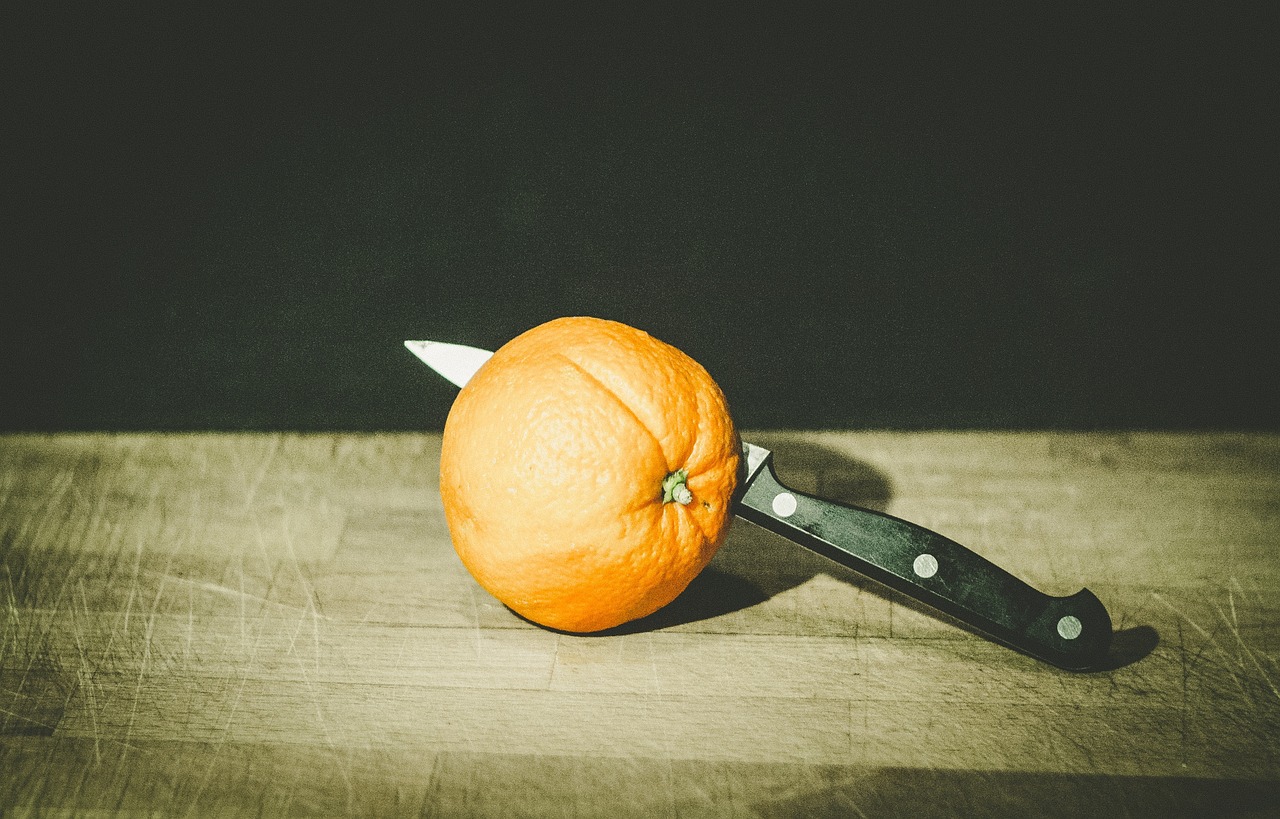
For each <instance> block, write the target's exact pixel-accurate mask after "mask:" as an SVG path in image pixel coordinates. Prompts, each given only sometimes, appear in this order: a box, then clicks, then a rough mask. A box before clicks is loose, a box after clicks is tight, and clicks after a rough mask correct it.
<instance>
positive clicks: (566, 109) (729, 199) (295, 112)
mask: <svg viewBox="0 0 1280 819" xmlns="http://www.w3.org/2000/svg"><path fill="white" fill-rule="evenodd" d="M34 5H35V4H32V6H33V7H34ZM106 5H107V6H108V7H109V8H108V9H107V10H94V11H89V4H84V7H78V6H75V7H63V9H62V10H61V11H52V10H49V7H41V10H40V11H38V12H34V11H33V12H22V11H18V12H14V11H13V10H12V9H11V10H10V11H7V12H4V13H3V14H5V15H6V19H5V20H4V22H3V24H0V32H2V33H0V53H2V54H3V56H0V61H2V63H3V65H2V66H0V67H2V68H3V79H0V82H3V83H4V89H5V102H4V116H3V120H4V121H3V125H2V131H3V139H4V143H5V145H6V147H5V149H4V150H5V159H4V162H3V168H2V169H0V173H2V174H3V177H2V178H0V183H2V188H0V196H3V205H4V207H5V214H4V228H3V237H2V238H0V242H3V245H2V246H0V247H2V251H3V253H2V255H0V264H2V265H3V268H4V270H3V273H0V276H2V278H0V282H2V284H0V345H2V348H0V428H2V429H9V430H14V429H423V428H426V429H431V428H439V427H440V426H442V424H443V421H444V417H445V414H446V412H447V410H448V406H449V403H450V401H451V400H452V397H453V390H452V388H450V387H449V386H448V385H447V384H445V383H444V382H443V381H440V380H439V379H437V378H436V377H435V376H433V375H432V374H431V373H430V372H429V371H427V370H426V369H425V368H423V367H422V366H421V365H419V364H418V363H417V362H416V361H415V360H414V359H413V358H412V357H411V356H410V355H409V354H408V353H407V352H406V351H405V350H404V349H403V348H402V347H401V346H400V342H401V341H402V340H403V339H405V338H431V339H437V340H449V341H456V342H463V343H469V344H476V345H482V346H487V347H490V348H493V347H496V346H498V345H500V344H501V343H502V342H503V341H505V340H506V339H508V338H510V337H511V336H514V335H515V334H517V333H519V332H521V331H523V330H525V329H527V328H529V327H531V326H533V325H535V324H537V323H540V322H542V321H544V320H547V319H549V318H552V317H555V316H560V315H569V314H591V315H597V316H603V317H608V318H614V319H618V320H621V321H625V322H628V323H630V324H633V325H636V326H639V327H641V328H643V329H646V330H648V331H650V332H652V333H653V334H655V335H657V336H658V337H659V338H662V339H664V340H666V341H669V342H671V343H673V344H676V345H677V346H679V347H681V348H682V349H684V350H686V351H687V352H689V353H690V354H691V355H693V356H694V357H695V358H697V359H698V360H700V361H701V362H702V363H703V364H705V365H706V366H707V368H708V369H709V370H710V371H711V372H712V373H713V375H715V377H716V378H717V379H718V380H719V381H720V382H721V384H722V386H723V387H724V388H725V391H726V392H727V393H728V395H729V397H730V400H731V402H732V404H733V406H734V410H735V414H736V415H737V418H738V421H739V423H740V424H741V425H743V426H746V427H757V428H758V427H841V428H850V427H868V426H874V427H900V428H919V427H1000V428H1010V427H1012V428H1024V427H1037V428H1038V427H1052V428H1112V427H1140V428H1202V427H1214V428H1220V427H1221V428H1268V429H1276V428H1280V411H1278V410H1280V379H1277V375H1276V372H1277V367H1276V358H1277V356H1276V353H1277V347H1278V345H1277V340H1276V335H1277V333H1276V322H1275V319H1274V315H1273V314H1274V312H1275V309H1274V308H1275V304H1276V301H1275V298H1274V296H1272V295H1270V294H1271V290H1272V289H1273V288H1271V287H1268V286H1266V285H1267V282H1266V280H1267V279H1269V278H1272V277H1273V276H1274V273H1275V271H1276V269H1277V261H1278V254H1277V242H1276V233H1277V229H1278V228H1280V220H1278V219H1277V216H1278V213H1277V208H1276V201H1277V194H1278V193H1280V190H1278V188H1280V185H1278V184H1277V156H1276V133H1275V131H1274V130H1272V128H1271V127H1270V120H1271V118H1272V117H1273V116H1274V115H1275V112H1276V110H1277V109H1278V106H1277V99H1276V90H1275V89H1276V82H1277V72H1276V67H1277V63H1276V60H1275V57H1274V52H1275V50H1276V42H1277V37H1276V34H1277V27H1276V26H1275V19H1274V12H1270V11H1267V12H1265V15H1266V16H1262V15H1263V14H1264V12H1262V11H1261V8H1262V6H1261V5H1259V6H1258V7H1257V8H1250V7H1243V6H1233V5H1229V4H1204V7H1203V8H1200V9H1198V10H1197V9H1191V10H1188V9H1187V4H1176V3H1175V4H1169V3H1150V4H1121V5H1113V4H1107V5H1099V6H1097V7H1089V6H1081V5H1076V4H1039V3H1031V4H1010V5H1003V6H1000V7H996V6H990V5H987V6H984V7H983V10H982V11H974V10H971V9H968V8H964V6H965V5H966V4H951V5H950V6H947V5H939V6H895V8H896V9H897V10H896V11H893V12H883V11H875V12H872V11H859V12H849V11H841V12H839V13H836V12H833V11H830V8H834V7H835V6H834V5H833V6H830V7H828V8H827V9H826V10H818V11H812V10H810V11H797V10H795V9H793V8H789V9H785V10H783V9H780V8H775V6H783V5H786V4H760V3H756V4H752V3H748V4H741V3H738V4H733V5H724V6H718V7H716V8H715V9H714V10H713V9H712V8H711V7H709V6H705V5H699V6H697V10H690V9H689V8H687V7H685V6H683V5H673V6H669V7H658V6H654V5H652V4H639V5H636V6H634V7H626V6H609V7H597V6H595V5H594V4H589V3H583V4H578V5H575V6H554V5H547V4H531V5H533V6H535V7H536V10H530V11H525V12H523V13H521V14H518V15H514V16H513V14H512V13H511V12H510V11H509V10H507V8H506V6H503V7H502V8H503V11H502V12H498V11H493V10H489V11H485V12H471V13H442V12H439V11H432V12H424V11H421V10H413V11H397V12H386V11H380V12H372V11H368V10H365V9H355V10H342V11H340V10H337V7H334V6H327V5H323V4H321V5H309V6H307V7H305V9H304V8H299V9H298V10H296V11H292V12H290V11H283V10H275V11H271V12H265V13H264V12H258V13H257V14H255V15H244V14H239V13H232V12H229V11H221V10H217V8H215V9H213V10H205V11H195V10H191V9H187V10H182V11H175V10H173V9H171V8H169V7H168V6H167V5H165V6H162V5H159V4H157V5H155V6H149V7H136V6H130V7H117V6H115V4H106ZM211 5H213V6H215V7H218V6H220V4H211ZM354 5H357V4H353V6H354ZM841 7H843V4H841ZM276 8H277V9H279V8H280V7H276ZM602 8H603V9H604V10H602ZM622 9H626V10H622Z"/></svg>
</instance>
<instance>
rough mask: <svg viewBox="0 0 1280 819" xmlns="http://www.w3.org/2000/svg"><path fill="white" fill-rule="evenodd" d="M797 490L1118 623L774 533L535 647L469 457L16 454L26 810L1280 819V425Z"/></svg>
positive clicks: (213, 447)
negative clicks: (888, 518) (1094, 638)
mask: <svg viewBox="0 0 1280 819" xmlns="http://www.w3.org/2000/svg"><path fill="white" fill-rule="evenodd" d="M748 437H749V439H751V440H753V441H755V442H757V443H761V444H763V445H766V446H770V447H771V448H773V449H774V450H775V452H776V453H777V460H778V465H779V472H780V474H781V475H782V477H783V478H784V480H787V481H788V482H790V483H791V484H792V485H794V486H795V487H796V488H799V489H805V490H810V491H815V492H818V493H820V494H823V495H826V496H828V497H833V498H836V499H840V500H844V501H847V502H853V503H859V504H861V505H865V506H870V507H873V508H878V509H883V510H887V511H889V512H891V513H893V514H897V515H899V516H902V517H906V518H908V519H911V520H914V521H917V522H919V523H921V524H923V525H925V526H928V527H930V528H933V529H936V530H938V531H941V532H943V533H945V534H948V535H950V536H951V537H953V538H954V539H956V540H958V541H960V542H961V543H964V544H966V545H968V546H970V547H971V548H974V549H975V550H977V551H980V552H981V553H983V554H985V555H986V556H988V557H990V558H992V559H994V560H995V561H996V562H998V563H1000V564H1002V565H1004V566H1005V567H1007V568H1009V569H1010V570H1012V571H1013V572H1014V573H1016V574H1019V575H1021V576H1022V577H1024V578H1026V579H1027V580H1028V581H1030V582H1031V583H1032V584H1033V585H1036V586H1038V587H1039V588H1041V589H1043V590H1045V591H1047V592H1050V593H1054V594H1067V593H1071V592H1074V591H1076V590H1077V589H1078V588H1080V587H1081V586H1086V585H1087V586H1088V587H1090V588H1091V589H1093V590H1094V591H1095V592H1096V593H1097V594H1098V595H1099V596H1100V597H1101V598H1102V599H1103V601H1104V602H1106V603H1107V605H1108V607H1109V608H1110V609H1111V612H1112V616H1113V618H1114V620H1115V623H1116V627H1117V629H1118V631H1119V633H1118V635H1117V641H1116V642H1117V646H1116V650H1115V652H1114V663H1113V664H1114V666H1115V667H1114V668H1112V669H1110V670H1107V671H1103V672H1098V673H1093V674H1071V673H1067V672H1062V671H1058V670H1055V669H1053V668H1050V667H1048V666H1045V665H1043V664H1040V663H1038V662H1036V661H1034V660H1031V659H1029V658H1026V657H1023V656H1021V655H1019V654H1016V653H1014V652H1011V651H1009V650H1007V649H1004V648H1001V647H998V646H995V645H992V644H991V643H989V642H986V641H985V640H982V639H980V638H978V637H976V636H974V635H972V634H970V633H968V632H967V631H965V630H963V629H960V628H957V627H956V626H955V625H954V624H952V623H949V622H946V621H945V620H940V619H936V618H934V617H932V616H930V615H928V614H927V613H925V612H923V611H921V610H919V609H917V608H916V607H915V606H913V605H912V604H911V603H910V601H908V600H904V599H903V598H900V597H898V596H896V595H895V594H893V593H891V592H889V591H887V590H885V589H883V588H881V587H878V586H876V585H875V584H873V583H871V582H869V581H866V580H864V579H862V578H861V577H859V576H858V575H855V574H853V573H851V572H848V571H846V570H844V569H841V568H840V567H838V566H835V565H833V564H831V563H828V562H826V561H825V560H823V559H821V558H819V557H816V556H812V555H810V554H808V553H807V552H804V551H803V550H801V549H799V548H798V547H795V546H793V545H791V544H789V543H788V542H786V541H784V540H781V539H779V538H777V537H775V536H773V535H770V534H768V533H765V532H763V531H761V530H759V529H755V528H753V527H752V526H751V525H750V524H746V523H744V522H742V521H738V522H737V523H736V524H735V528H734V530H733V532H732V534H731V536H730V538H729V541H728V543H727V544H726V546H725V547H724V548H723V549H722V551H721V552H720V554H719V555H718V556H717V557H716V559H715V561H714V562H713V564H712V566H711V567H710V568H709V569H708V570H707V571H706V572H705V573H704V574H703V575H702V576H701V577H700V578H699V579H698V580H697V581H695V583H694V584H693V585H692V586H691V587H690V589H689V591H688V592H686V594H685V595H683V596H682V597H681V598H680V599H679V600H677V601H676V602H675V603H673V604H672V605H671V606H670V607H668V608H667V609H665V610H664V611H662V612H659V613H658V614H657V615H655V616H654V617H652V618H650V619H649V620H647V621H645V622H641V623H639V624H635V625H634V626H632V627H627V628H623V629H620V630H619V632H618V633H613V634H608V635H604V636H572V635H565V634H557V633H553V632H550V631H546V630H543V629H540V628H537V627H535V626H532V625H530V624H528V623H526V622H524V621H522V620H520V619H518V618H517V617H515V616H514V615H512V614H511V613H509V612H508V611H507V610H506V609H505V608H503V607H502V606H501V605H500V604H498V603H496V602H495V601H494V600H492V599H491V598H489V597H488V596H487V595H486V594H485V593H484V592H483V591H482V590H481V589H479V588H478V587H477V586H476V585H475V584H474V583H473V582H472V581H471V579H470V578H469V576H468V575H467V574H466V572H465V570H464V569H463V568H462V567H461V565H460V564H459V563H458V561H457V559H456V557H455V556H454V554H453V551H452V549H451V547H450V545H449V537H448V532H447V530H446V528H445V525H444V522H443V518H442V514H441V509H440V502H439V498H438V495H437V487H436V477H435V476H436V468H437V458H438V452H439V443H440V442H439V436H437V435H430V434H423V435H346V434H340V435H274V434H270V435H269V434H261V435H258V434H245V435H221V434H198V435H197V434H185V435H184V434H173V435H168V434H130V435H107V434H101V435H96V434H88V435H48V436H40V435H11V436H0V597H3V601H4V602H3V613H0V808H3V809H5V811H7V812H6V813H5V815H14V816H21V815H50V814H53V815H65V814H71V815H75V814H80V813H89V812H92V811H98V812H99V813H95V814H94V815H105V816H112V815H134V814H151V813H157V814H164V815H174V814H177V815H184V814H185V815H193V816H207V815H243V814H261V815H272V816H276V815H370V816H388V815H410V816H414V815H442V816H471V815H474V816H492V815H529V816H543V815H575V816H580V815H588V816H594V815H599V816H611V817H612V816H656V815H671V816H677V815H678V816H798V815H805V816H821V815H838V816H844V815H862V814H865V815H883V814H885V813H895V814H910V815H917V816H919V815H925V816H928V815H956V814H962V815H965V814H968V815H997V816H998V815H1017V816H1025V815H1121V814H1122V815H1151V816H1168V815H1250V814H1256V815H1265V814H1269V813H1271V812H1272V811H1273V810H1274V805H1276V804H1277V803H1278V801H1280V619H1278V613H1280V596H1278V595H1277V592H1278V591H1280V559H1278V549H1280V436H1259V435H1246V434H1186V435H1180V434H1074V433H1073V434H1064V433H1009V434H1003V433H1001V434H997V433H981V434H978V433H968V434H966V433H875V432H859V433H805V434H792V433H783V432H773V433H758V434H754V435H750V436H748Z"/></svg>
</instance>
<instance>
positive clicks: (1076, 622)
mask: <svg viewBox="0 0 1280 819" xmlns="http://www.w3.org/2000/svg"><path fill="white" fill-rule="evenodd" d="M1082 631H1084V626H1083V625H1082V624H1081V623H1080V618H1078V617H1076V616H1075V615H1072V614H1068V615H1067V616H1066V617H1063V618H1062V619H1061V620H1059V621H1058V634H1059V635H1060V636H1061V637H1062V639H1064V640H1074V639H1075V638H1077V637H1079V636H1080V632H1082Z"/></svg>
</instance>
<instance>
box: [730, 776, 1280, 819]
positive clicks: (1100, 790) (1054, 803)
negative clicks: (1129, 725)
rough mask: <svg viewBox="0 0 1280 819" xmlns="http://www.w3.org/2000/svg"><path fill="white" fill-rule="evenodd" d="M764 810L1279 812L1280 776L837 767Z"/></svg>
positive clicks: (761, 808) (760, 812)
mask: <svg viewBox="0 0 1280 819" xmlns="http://www.w3.org/2000/svg"><path fill="white" fill-rule="evenodd" d="M827 778H828V781H827V782H826V783H824V784H825V785H826V787H820V788H818V789H815V790H810V791H808V792H806V793H799V794H796V793H795V792H794V791H793V792H792V793H791V794H788V795H787V797H785V798H783V799H779V800H777V801H773V800H767V801H764V802H757V803H755V804H754V805H752V807H753V808H754V810H755V815H757V816H812V817H819V816H847V815H849V806H851V805H857V806H858V811H857V814H858V815H862V816H913V817H930V816H1037V817H1049V816H1152V817H1156V816H1159V817H1165V816H1274V815H1275V810H1276V806H1277V804H1280V783H1277V782H1256V781H1248V780H1224V779H1201V778H1194V777H1157V776H1123V775H1112V774H1067V773H1036V772H1029V771H1027V772H1024V771H972V770H954V771H948V770H937V769H932V768H883V769H878V770H859V769H832V770H830V771H828V772H827Z"/></svg>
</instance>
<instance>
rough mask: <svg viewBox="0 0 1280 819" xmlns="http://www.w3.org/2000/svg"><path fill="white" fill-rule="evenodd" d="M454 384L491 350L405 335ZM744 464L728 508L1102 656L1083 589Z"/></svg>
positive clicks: (992, 626) (1064, 653)
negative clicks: (1060, 591) (1067, 591)
mask: <svg viewBox="0 0 1280 819" xmlns="http://www.w3.org/2000/svg"><path fill="white" fill-rule="evenodd" d="M404 345H405V347H407V348H408V349H409V351H410V352H412V353H413V354H414V355H415V356H417V357H418V358H419V359H420V360H421V361H422V362H423V363H425V364H426V365H427V366H429V367H431V369H433V370H435V371H436V372H437V373H439V374H440V375H442V376H443V377H444V378H445V379H446V380H448V381H449V382H451V383H453V384H454V385H456V386H458V387H464V386H466V384H467V382H468V381H469V380H470V379H471V376H472V375H473V374H475V372H476V371H477V370H478V369H480V367H481V366H483V365H484V363H485V362H486V361H488V360H489V357H490V356H492V355H493V353H491V352H489V351H488V350H481V349H478V348H475V347H467V346H464V345H461V344H448V343H444V342H438V341H406V342H405V343H404ZM743 455H744V461H745V464H746V468H745V470H744V478H743V480H742V483H741V485H740V486H739V488H738V492H737V495H736V499H735V505H734V512H735V514H737V515H738V516H739V517H741V518H743V519H744V520H747V521H749V522H751V523H753V524H755V525H757V526H760V527H762V528H764V529H767V530H769V531H771V532H774V533H775V534H778V535H781V536H782V537H784V538H787V539H788V540H791V541H793V542H795V543H798V544H800V545H801V546H804V547H806V548H808V549H810V550H812V551H814V552H816V553H818V554H820V555H822V556H823V557H826V558H828V559H830V560H832V561H834V562H836V563H839V564H840V565H842V566H844V567H846V568H849V569H852V570H854V571H856V572H860V573H862V574H865V575H867V576H868V577H871V578H872V579H874V580H877V581H879V582H880V583H882V584H884V585H886V586H888V587H890V588H893V589H896V590H897V591H899V592H901V593H903V594H905V595H907V596H909V597H911V598H912V599H914V600H918V601H920V602H921V603H924V604H925V605H927V606H930V607H932V608H934V609H936V610H938V611H940V612H943V613H945V614H947V615H949V616H951V617H953V618H955V619H956V620H958V621H960V622H961V623H964V624H965V625H967V626H969V627H970V628H972V629H974V630H976V631H978V632H980V633H982V634H984V635H986V636H987V637H989V638H991V639H993V640H995V641H996V642H999V643H1002V644H1004V645H1006V646H1009V647H1011V648H1013V649H1016V650H1018V651H1021V652H1023V653H1025V654H1028V655H1030V656H1032V657H1035V658H1037V659H1039V660H1042V661H1044V662H1047V663H1050V664H1052V665H1055V666H1057V667H1059V668H1064V669H1067V670H1070V671H1089V670H1095V669H1098V668H1101V667H1103V666H1104V665H1105V663H1106V658H1107V653H1108V649H1109V647H1110V644H1111V635H1112V629H1111V617H1110V615H1109V614H1108V613H1107V609H1106V607H1105V606H1104V605H1103V604H1102V601H1101V600H1099V599H1098V597H1097V596H1096V595H1094V594H1093V593H1092V592H1091V591H1089V590H1088V589H1081V590H1080V591H1078V592H1076V593H1075V594H1072V595H1068V596H1066V597H1054V596H1050V595H1047V594H1045V593H1043V592H1041V591H1039V590H1038V589H1036V588H1034V587H1032V586H1031V585H1030V584H1028V583H1026V582H1024V581H1022V580H1020V579H1018V578H1017V577H1015V576H1014V575H1012V574H1010V573H1009V572H1007V571H1005V570H1004V569H1002V568H1000V567H999V566H997V565H996V564H994V563H992V562H991V561H989V560H987V559H986V558H984V557H982V556H981V555H979V554H977V553H976V552H974V551H972V550H970V549H968V548H966V547H964V546H961V545H960V544H959V543H956V542H955V541H953V540H951V539H950V538H947V537H945V536H943V535H940V534H938V533H937V532H933V531H930V530H929V529H926V528H924V527H923V526H919V525H917V524H914V523H911V522H910V521H907V520H903V519H901V518H897V517H894V516H893V515H889V514H885V513H884V512H878V511H875V510H871V509H863V508H861V507H858V506H853V505H850V504H846V503H841V502H839V501H834V500H828V499H826V498H820V497H817V496H815V495H810V494H807V493H805V492H800V491H797V490H795V489H792V488H790V487H788V486H785V485H784V484H783V483H782V482H781V481H780V480H779V479H778V476H777V473H776V472H775V470H774V466H773V453H772V452H770V451H769V450H767V449H765V448H764V447H760V446H756V445H754V444H750V443H744V444H743Z"/></svg>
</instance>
